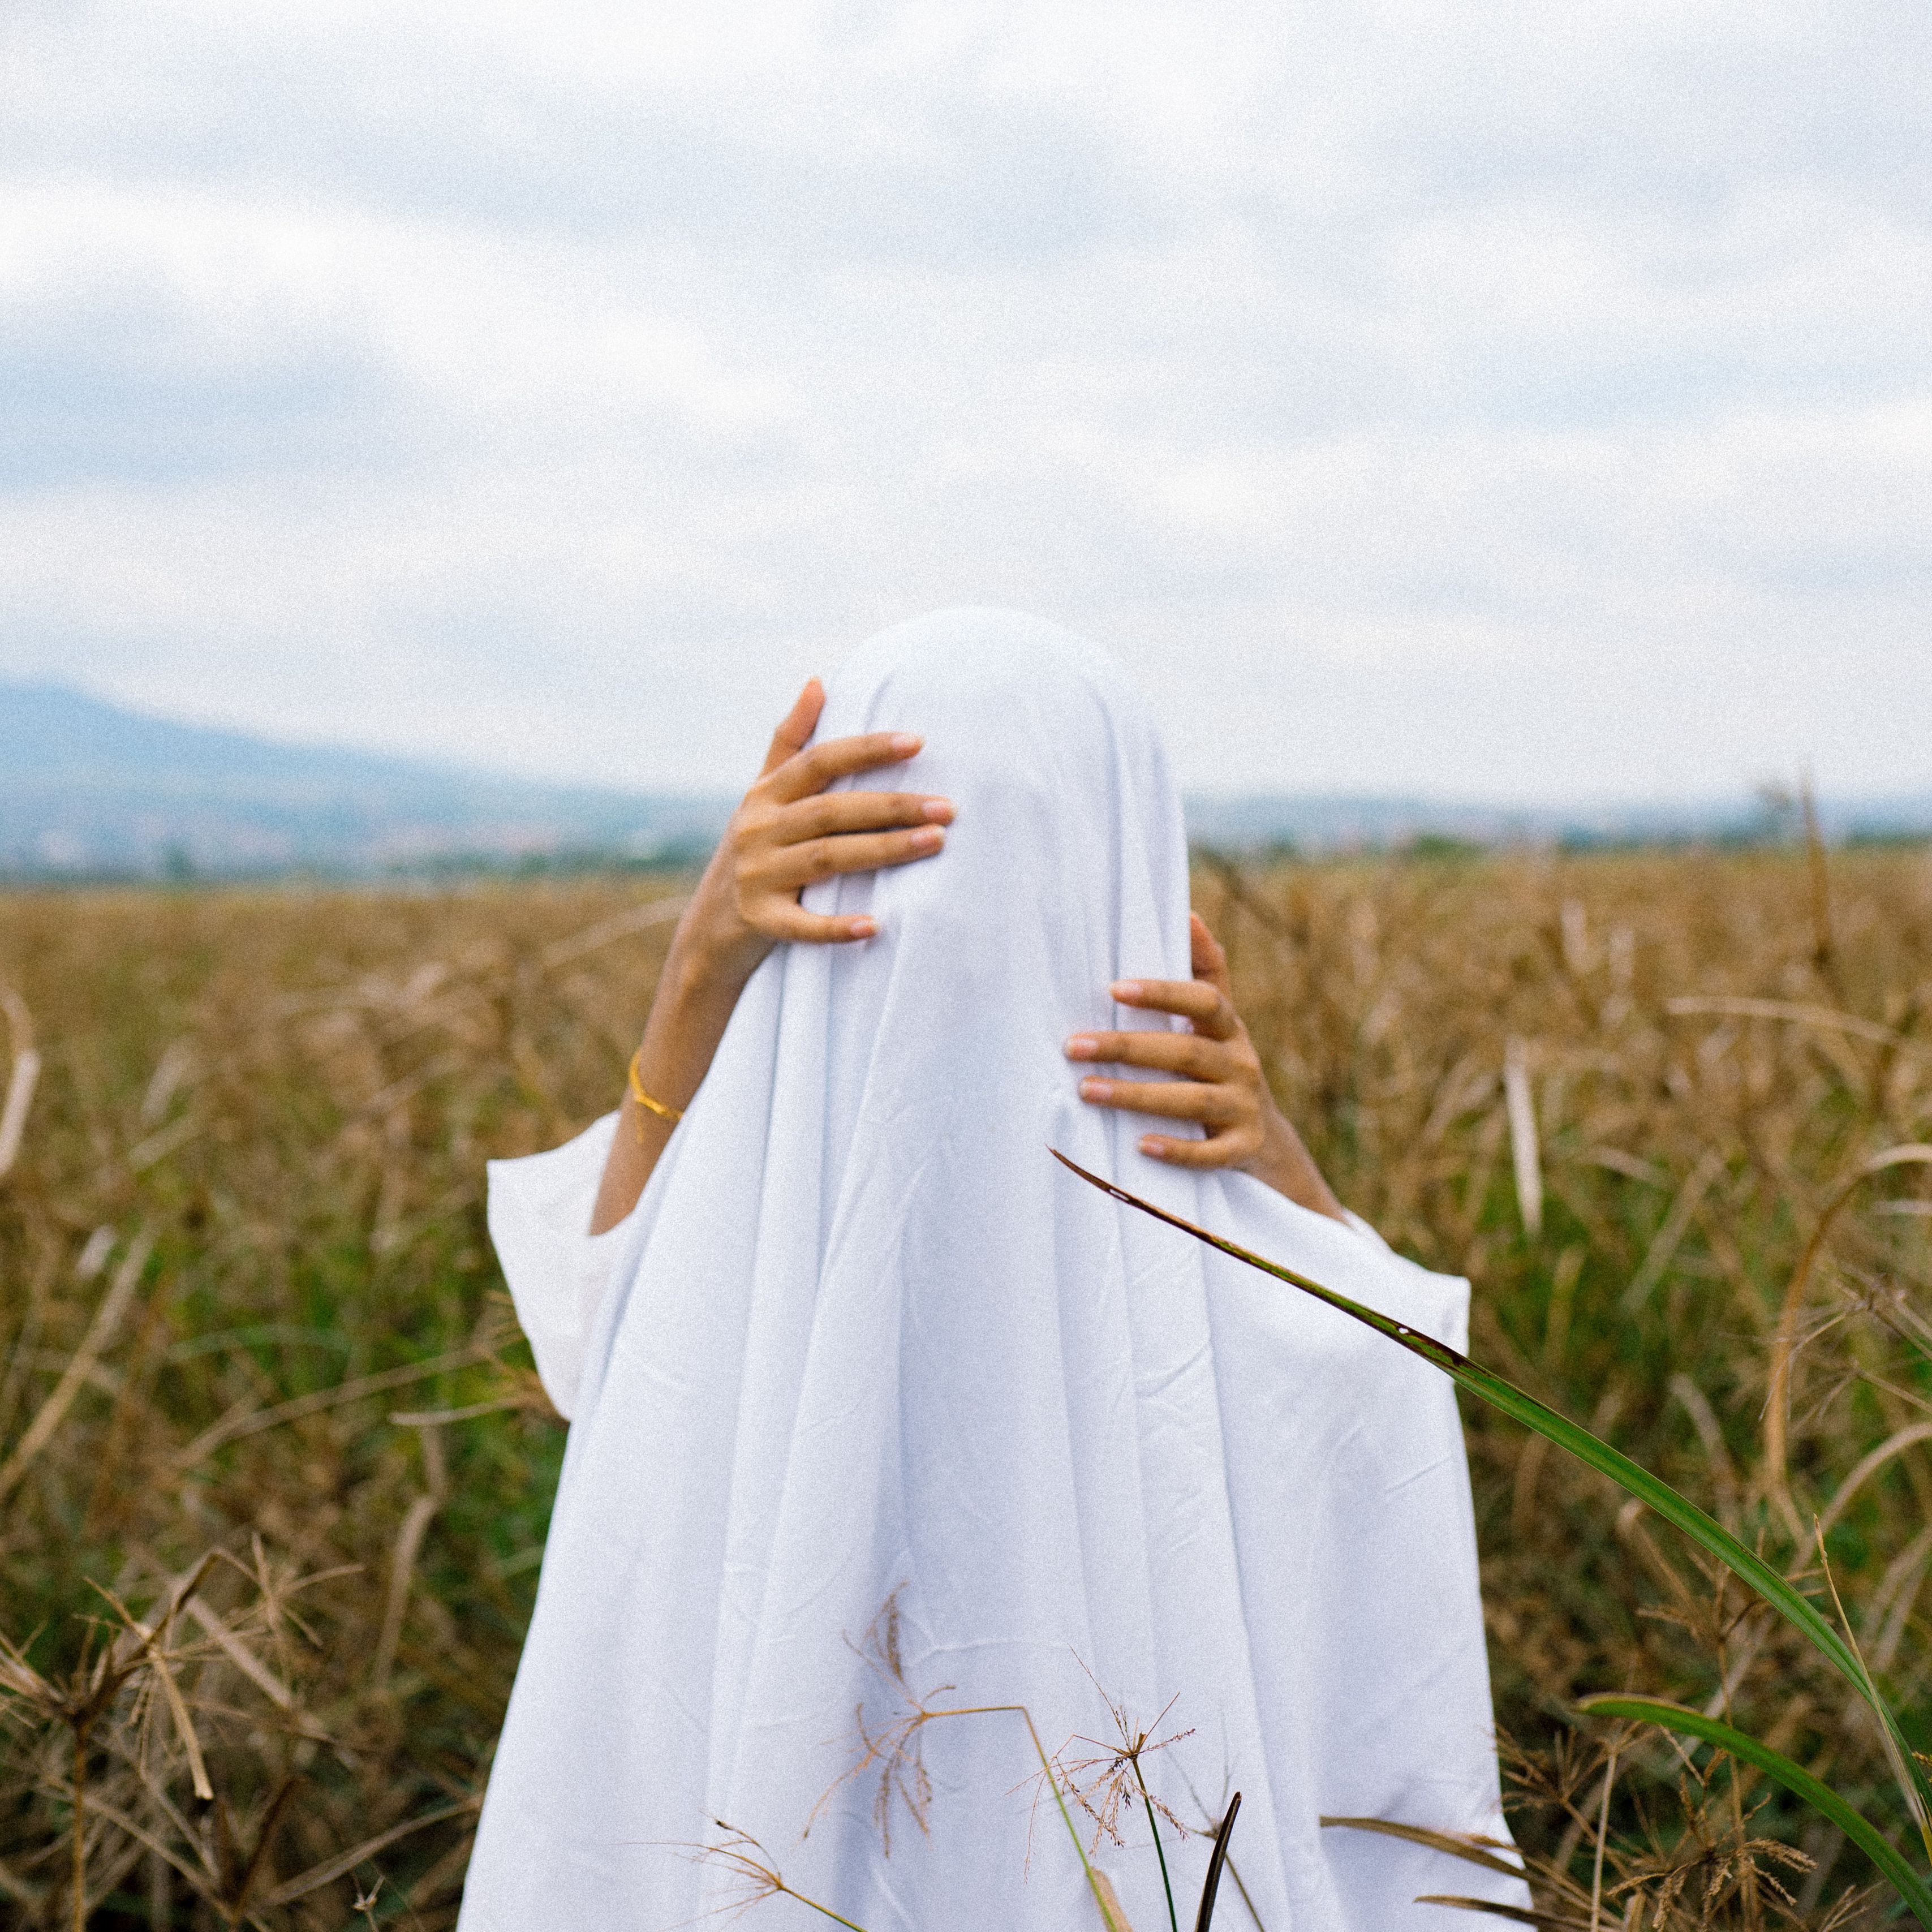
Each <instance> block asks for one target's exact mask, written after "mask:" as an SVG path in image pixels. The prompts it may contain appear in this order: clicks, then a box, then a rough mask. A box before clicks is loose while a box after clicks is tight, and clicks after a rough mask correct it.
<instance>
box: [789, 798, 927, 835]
mask: <svg viewBox="0 0 1932 1932" xmlns="http://www.w3.org/2000/svg"><path fill="white" fill-rule="evenodd" d="M953 816H954V814H953V801H952V800H951V799H950V798H935V797H932V796H931V795H930V794H929V793H926V792H922V791H821V792H818V793H814V795H813V796H811V797H810V798H802V799H799V800H798V802H796V804H793V805H781V806H780V807H779V808H778V811H776V812H775V813H774V814H772V818H771V820H770V822H769V829H768V831H767V832H766V836H768V837H769V839H770V841H771V842H772V844H776V845H796V844H801V843H802V841H804V840H805V839H807V838H826V837H828V836H829V835H832V833H835V832H877V831H882V830H883V829H884V828H885V827H886V826H889V825H950V824H951V823H953Z"/></svg>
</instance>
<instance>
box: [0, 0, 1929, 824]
mask: <svg viewBox="0 0 1932 1932" xmlns="http://www.w3.org/2000/svg"><path fill="white" fill-rule="evenodd" d="M0 33H4V34H5V46H4V57H5V59H6V62H7V75H8V86H9V92H10V100H11V101H12V102H13V112H12V113H10V115H9V117H8V118H7V121H6V123H5V126H4V127H0V169H4V170H5V186H4V187H0V362H4V363H5V365H7V366H8V368H9V370H10V375H11V377H12V379H13V380H12V381H11V383H10V386H11V388H12V389H13V393H14V394H15V395H16V396H17V398H20V403H19V405H18V407H16V408H15V409H13V410H10V419H11V422H10V443H11V447H10V449H6V450H5V451H0V597H4V598H5V603H6V607H7V610H9V612H10V621H9V623H8V625H7V626H6V627H5V631H0V674H4V673H6V672H7V671H8V670H13V671H23V670H30V669H31V670H55V671H58V672H62V673H65V674H68V675H74V676H81V677H83V678H85V679H88V680H89V681H90V682H94V683H95V684H97V685H100V686H101V687H104V688H107V689H110V690H113V691H120V692H122V693H124V694H127V695H130V696H133V697H139V698H140V699H142V700H144V701H146V702H149V703H160V704H169V705H172V706H175V707H176V708H180V709H185V710H188V711H190V712H193V713H195V714H196V715H202V716H215V717H220V718H226V719H231V720H233V721H240V722H244V723H252V724H260V725H263V726H266V727H270V728H274V729H277V730H284V731H287V732H291V733H296V734H298V735H302V736H329V735H336V736H350V737H354V738H356V739H362V740H363V741H365V742H380V743H386V744H390V745H397V746H401V747H410V748H424V749H431V750H434V751H439V752H442V753H445V754H452V755H456V756H467V757H481V758H485V759H487V760H492V761H499V762H502V763H510V764H514V765H515V766H519V767H520V768H521V769H526V770H541V771H547V772H558V773H567V774H570V775H579V776H585V777H603V778H613V779H621V780H624V781H632V782H644V783H650V782H657V783H664V784H724V783H728V782H730V781H731V780H732V779H733V778H734V777H735V776H736V775H737V774H738V773H739V772H742V769H744V768H745V766H746V765H747V764H748V763H749V762H750V760H751V758H752V757H753V754H754V751H755V749H756V748H757V745H759V744H760V742H762V739H763V736H764V735H765V733H766V731H767V730H768V728H769V716H768V715H767V714H769V713H770V712H772V710H773V709H774V707H775V706H778V705H781V703H782V702H783V701H784V698H785V697H786V696H787V694H788V691H789V688H790V685H791V684H792V683H793V682H794V681H795V680H796V678H798V677H799V676H802V675H803V673H805V670H808V669H810V668H812V667H814V666H820V667H822V666H823V664H826V662H828V661H830V660H831V659H832V658H833V657H835V655H837V653H838V652H839V651H840V650H841V649H843V648H844V646H847V644H849V643H850V642H851V641H853V640H855V639H856V637H858V636H859V635H861V634H863V633H864V632H865V631H866V630H867V629H868V628H871V627H872V626H873V625H875V624H877V623H878V622H883V621H887V620H889V619H891V618H893V617H895V616H900V615H903V614H905V613H908V612H910V611H912V610H917V609H919V608H922V607H927V606H929V605H931V604H935V603H941V602H950V601H1004V602H1014V603H1019V604H1025V605H1028V606H1030V607H1034V608H1037V609H1041V610H1045V611H1046V612H1047V613H1049V614H1052V615H1054V616H1059V617H1061V618H1062V619H1065V620H1067V621H1069V622H1073V623H1075V624H1076V625H1079V626H1081V627H1082V628H1086V629H1088V630H1090V631H1093V632H1094V633H1095V634H1097V635H1099V636H1100V637H1103V638H1106V639H1108V640H1111V641H1113V642H1114V643H1116V644H1117V645H1118V646H1119V647H1120V648H1121V649H1122V650H1123V651H1124V653H1125V654H1126V655H1127V656H1128V657H1129V658H1130V661H1132V662H1133V663H1134V664H1135V665H1136V668H1137V669H1138V670H1139V671H1140V673H1141V674H1142V676H1143V677H1144V678H1145V679H1148V680H1149V681H1151V682H1169V681H1172V683H1173V685H1174V687H1175V692H1176V694H1177V695H1176V696H1175V698H1174V699H1173V700H1171V701H1170V702H1169V703H1167V704H1166V705H1165V706H1164V707H1163V708H1164V709H1166V712H1168V715H1169V718H1170V720H1171V723H1170V730H1172V733H1173V736H1174V738H1175V748H1176V751H1177V755H1178V760H1179V762H1180V764H1181V769H1182V770H1183V772H1184V775H1185V776H1186V777H1187V778H1189V779H1190V781H1193V782H1196V783H1237V784H1261V783H1274V782H1283V781H1292V782H1296V783H1304V784H1310V785H1319V786H1323V787H1357V788H1368V789H1391V788H1396V787H1426V788H1431V789H1436V790H1449V791H1454V792H1457V793H1465V794H1483V793H1493V794H1505V795H1509V796H1536V795H1544V796H1565V795H1568V796H1574V795H1577V794H1578V793H1592V792H1604V791H1618V792H1623V793H1632V792H1635V793H1643V792H1646V791H1650V790H1666V791H1669V792H1674V793H1686V792H1698V793H1710V792H1713V791H1722V790H1727V789H1735V788H1736V787H1738V786H1739V785H1741V784H1745V783H1748V782H1749V781H1751V780H1752V779H1753V778H1756V777H1757V776H1759V775H1761V774H1762V773H1763V772H1766V771H1768V770H1770V769H1774V768H1780V767H1781V768H1784V769H1789V768H1790V766H1793V764H1795V763H1796V762H1798V761H1799V760H1802V759H1803V758H1805V757H1811V758H1812V759H1813V760H1815V762H1816V763H1817V766H1818V768H1819V771H1820V778H1821V780H1823V782H1825V783H1826V784H1828V785H1830V786H1834V787H1838V788H1840V789H1842V790H1858V791H1861V792H1870V791H1873V790H1883V789H1887V788H1903V787H1925V786H1927V785H1932V752H1928V751H1927V748H1926V744H1925V742H1924V738H1923V734H1922V733H1918V732H1915V731H1914V730H1912V728H1911V719H1912V716H1913V715H1914V711H1915V708H1916V714H1917V715H1921V716H1922V715H1926V711H1927V706H1928V704H1932V650H1928V649H1927V645H1926V640H1925V638H1924V619H1923V616H1922V613H1923V611H1924V609H1925V607H1926V596H1925V593H1926V589H1927V576H1928V574H1932V569H1929V568H1928V566H1929V565H1932V540H1928V537H1927V532H1928V531H1932V515H1928V512H1932V216H1928V214H1927V209H1928V208H1932V197H1928V195H1927V192H1926V190H1927V188H1928V187H1932V166H1928V165H1927V163H1928V160H1932V133H1928V131H1927V125H1926V124H1925V121H1924V116H1923V114H1922V111H1921V102H1920V101H1919V99H1918V89H1917V88H1916V86H1915V84H1914V83H1913V80H1912V74H1913V72H1914V71H1918V72H1921V73H1922V71H1923V58H1924V55H1925V54H1926V53H1927V52H1928V51H1932V27H1928V26H1927V23H1926V21H1925V20H1924V18H1923V17H1921V15H1920V14H1918V13H1916V12H1908V11H1907V10H1906V9H1905V8H1904V7H1903V5H1893V4H1891V0H1869V4H1863V5H1846V6H1844V7H1837V8H1834V9H1831V10H1826V9H1821V8H1818V7H1813V6H1809V5H1799V4H1797V0H1775V4H1772V5H1769V6H1765V7H1745V6H1744V5H1742V0H1721V3H1720V0H1704V3H1703V4H1694V5H1687V4H1685V3H1684V0H1673V4H1671V5H1662V4H1658V5H1637V4H1630V5H1620V6H1616V7H1610V8H1609V9H1599V10H1596V11H1595V13H1589V14H1575V15H1568V16H1565V15H1552V14H1551V13H1550V12H1549V11H1548V10H1547V8H1538V7H1529V6H1527V5H1521V6H1518V5H1503V6H1499V7H1495V8H1491V9H1486V10H1478V11H1476V12H1474V13H1472V11H1471V10H1469V9H1467V8H1464V7H1448V6H1445V5H1433V4H1431V5H1425V4H1421V0H1382V4H1379V5H1358V6H1340V7H1322V8H1319V9H1318V8H1316V7H1313V6H1302V7H1289V8H1288V9H1286V10H1283V9H1282V8H1280V7H1273V6H1271V7H1261V6H1259V5H1248V4H1246V0H1242V4H1230V5H1221V6H1218V7H1214V8H1213V9H1209V8H1207V7H1175V6H1172V5H1162V6H1159V7H1156V6H1153V5H1137V4H1123V5H1109V6H1107V7H1100V6H1099V5H1090V4H1084V0H1083V3H1082V4H1070V5H1061V6H1051V5H1049V6H1046V7H1040V6H1037V5H1034V6H1029V7H1021V6H1019V5H1017V4H1013V5H1007V4H987V0H980V4H977V5H957V4H953V5H944V6H941V5H936V4H930V5H929V4H915V5H898V6H894V5H868V4H850V5H809V4H799V0H734V4H733V5H731V6H730V7H728V8H727V9H724V10H717V9H712V10H708V11H707V10H702V9H696V10H694V9H690V8H679V9H673V8H670V7H665V6H662V5H655V6H650V7H622V8H619V7H604V6H592V5H577V6H566V7H556V6H553V7H542V8H539V7H535V6H534V5H529V4H527V0H520V3H519V4H508V0H498V4H495V5H484V6H482V7H474V6H472V7H461V8H458V7H455V5H452V4H450V0H399V4H393V5H387V6H385V7H380V8H378V7H374V6H369V7H365V8H363V9H362V10H355V9H353V8H347V7H343V8H334V9H331V10H328V11H327V12H326V13H325V12H323V11H321V10H299V11H293V12H292V11H291V10H290V9H288V8H287V7H286V6H283V5H273V6H271V5H268V4H266V0H258V3H257V0H175V4H172V5H163V4H151V5H141V4H137V0H96V4H95V5H92V7H71V6H68V5H52V4H48V5H41V6H39V7H33V6H25V7H21V8H18V9H16V10H14V12H13V14H12V15H11V16H10V20H9V23H8V24H7V26H6V27H5V28H4V29H0ZM1284 747H1286V748H1288V755H1287V756H1286V758H1285V757H1284Z"/></svg>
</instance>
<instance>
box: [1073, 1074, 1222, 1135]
mask: <svg viewBox="0 0 1932 1932" xmlns="http://www.w3.org/2000/svg"><path fill="white" fill-rule="evenodd" d="M1080 1097H1081V1099H1082V1100H1087V1101H1091V1103H1093V1105H1094V1106H1097V1107H1114V1108H1118V1109H1120V1111H1121V1112H1123V1113H1129V1114H1157V1115H1160V1117H1161V1118H1163V1119H1164V1120H1169V1121H1199V1122H1200V1123H1201V1124H1202V1126H1203V1127H1226V1126H1227V1125H1228V1124H1229V1123H1230V1122H1231V1121H1235V1120H1238V1119H1239V1118H1240V1117H1241V1114H1242V1113H1243V1112H1244V1108H1243V1106H1242V1103H1241V1096H1240V1095H1239V1094H1237V1093H1236V1092H1235V1091H1233V1090H1232V1088H1227V1087H1224V1086H1221V1085H1208V1084H1206V1083H1204V1082H1199V1081H1193V1080H1109V1079H1103V1078H1102V1077H1100V1076H1097V1075H1096V1076H1092V1077H1091V1078H1089V1079H1085V1080H1083V1081H1082V1082H1081V1083H1080Z"/></svg>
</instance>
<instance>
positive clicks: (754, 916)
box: [677, 678, 953, 990]
mask: <svg viewBox="0 0 1932 1932" xmlns="http://www.w3.org/2000/svg"><path fill="white" fill-rule="evenodd" d="M824 708H825V691H824V688H823V686H822V685H820V683H819V682H818V680H817V679H816V678H814V679H811V682H809V683H808V684H807V685H805V688H804V690H803V691H801V692H800V693H799V697H798V701H797V703H795V704H794V705H793V706H792V708H791V709H790V712H789V713H787V715H786V718H785V719H784V722H783V723H782V724H780V725H779V727H778V730H777V731H776V732H775V733H774V735H773V736H772V743H771V749H770V751H769V752H768V753H767V754H766V758H765V763H764V769H763V770H762V771H761V772H760V773H759V775H758V780H757V783H756V784H754V785H753V786H752V787H751V790H749V791H748V792H747V793H745V796H744V800H743V802H742V803H741V804H740V805H739V807H738V808H737V810H736V811H735V812H733V814H731V821H730V824H729V825H728V826H727V827H726V828H725V832H724V838H723V839H722V840H721V841H720V843H719V844H718V850H717V851H716V852H715V853H714V854H713V855H712V860H711V862H710V864H709V865H708V866H706V868H705V872H704V877H703V879H701V880H700V881H699V883H698V886H697V891H696V892H694V894H693V895H691V904H690V906H689V907H688V908H687V910H686V911H685V916H684V917H683V919H682V920H681V921H680V922H679V933H678V942H677V943H678V946H679V950H680V951H682V952H684V953H686V954H688V956H691V957H692V958H693V959H694V960H695V961H696V962H700V970H701V971H703V973H704V974H705V976H706V977H712V976H715V977H718V978H719V979H721V980H723V981H724V982H726V983H729V984H730V985H731V986H733V989H734V990H735V989H736V987H738V986H742V985H743V983H745V980H748V979H749V978H750V977H751V972H752V970H753V969H754V968H755V967H756V966H757V964H758V962H759V961H760V960H761V959H763V957H764V956H765V955H766V953H769V951H770V950H771V949H772V947H773V946H775V945H777V944H780V943H781V942H786V941H791V942H802V943H803V944H808V945H811V944H816V945H825V944H838V943H840V942H845V941H853V940H859V939H869V938H871V937H872V935H873V934H874V933H875V932H877V930H878V928H877V925H876V923H875V922H874V921H873V920H871V919H868V918H866V917H865V916H863V915H840V916H830V915H827V914H824V913H808V912H807V911H805V909H804V908H803V907H802V906H801V905H800V904H799V894H800V893H801V892H803V890H804V889H805V887H806V886H808V885H810V884H811V883H813V882H814V880H820V879H829V878H831V877H834V876H835V874H838V873H841V872H870V871H877V870H878V869H879V868H880V867H882V866H886V865H906V864H907V863H909V862H910V861H912V860H913V859H927V858H930V857H931V856H932V855H933V853H935V852H937V851H938V850H939V849H940V847H941V846H942V845H944V844H945V842H946V834H945V832H944V830H943V829H941V828H942V827H944V826H947V825H950V823H952V822H953V805H952V803H951V802H950V800H949V799H944V798H935V797H932V796H929V795H928V794H927V793H922V792H898V791H847V792H830V791H828V790H826V787H827V786H829V784H831V783H832V780H833V779H835V778H846V777H849V776H850V775H851V774H853V772H863V771H871V770H873V769H876V768H877V767H878V766H883V765H894V764H902V763H904V761H905V760H907V759H908V758H910V757H912V755H913V754H914V753H915V752H916V751H918V749H919V745H920V743H921V742H922V741H921V740H920V739H918V738H917V737H915V736H913V735H912V734H911V733H909V732H886V731H874V732H871V733H868V734H867V735H865V736H863V737H857V738H834V739H831V740H829V742H826V743H825V744H823V745H813V744H811V743H810V742H809V740H810V739H811V733H812V731H813V730H814V727H816V726H817V723H818V719H819V714H820V712H822V711H823V709H824Z"/></svg>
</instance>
